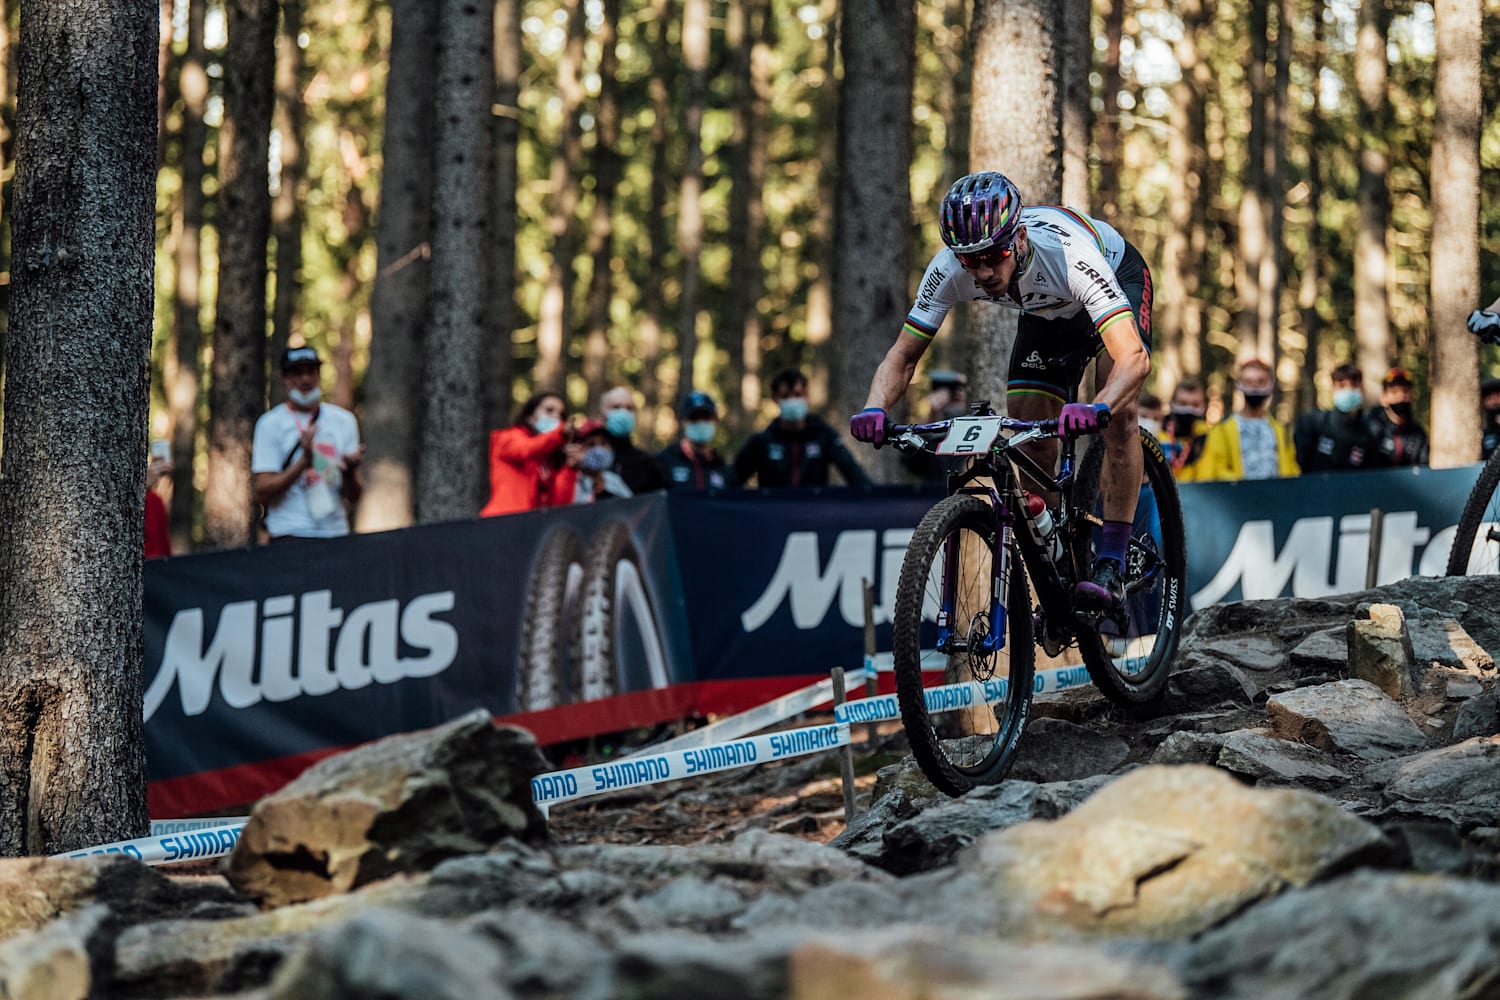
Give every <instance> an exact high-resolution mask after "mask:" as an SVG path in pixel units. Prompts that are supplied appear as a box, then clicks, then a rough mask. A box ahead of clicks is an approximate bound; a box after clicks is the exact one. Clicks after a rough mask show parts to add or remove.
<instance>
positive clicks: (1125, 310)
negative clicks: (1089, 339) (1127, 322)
mask: <svg viewBox="0 0 1500 1000" xmlns="http://www.w3.org/2000/svg"><path fill="white" fill-rule="evenodd" d="M1127 316H1128V317H1130V318H1131V319H1134V318H1135V313H1133V312H1131V310H1130V303H1129V302H1127V303H1125V304H1124V305H1120V306H1116V307H1115V308H1113V309H1111V310H1110V311H1109V312H1107V313H1105V314H1104V315H1103V316H1100V317H1099V318H1098V319H1096V320H1095V321H1094V329H1095V330H1098V331H1099V333H1100V334H1103V333H1104V330H1105V328H1106V327H1110V326H1113V325H1114V324H1115V323H1117V322H1119V321H1120V320H1122V319H1125V318H1126V317H1127Z"/></svg>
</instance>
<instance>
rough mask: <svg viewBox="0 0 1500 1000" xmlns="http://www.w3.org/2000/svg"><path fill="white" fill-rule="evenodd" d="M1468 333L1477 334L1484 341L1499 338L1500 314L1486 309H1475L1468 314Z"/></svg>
mask: <svg viewBox="0 0 1500 1000" xmlns="http://www.w3.org/2000/svg"><path fill="white" fill-rule="evenodd" d="M1469 332H1470V333H1477V334H1479V336H1481V337H1483V338H1484V339H1485V340H1494V339H1496V338H1497V337H1500V313H1493V312H1490V311H1489V310H1488V309H1475V310H1474V311H1473V312H1471V313H1469Z"/></svg>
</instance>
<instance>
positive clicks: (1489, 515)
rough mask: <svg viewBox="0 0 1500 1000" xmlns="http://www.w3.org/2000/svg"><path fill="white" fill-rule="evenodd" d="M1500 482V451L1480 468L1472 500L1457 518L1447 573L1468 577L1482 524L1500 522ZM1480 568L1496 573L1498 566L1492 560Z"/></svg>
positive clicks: (1470, 499) (1471, 496) (1470, 494)
mask: <svg viewBox="0 0 1500 1000" xmlns="http://www.w3.org/2000/svg"><path fill="white" fill-rule="evenodd" d="M1497 485H1500V450H1497V451H1496V452H1495V453H1494V454H1493V455H1491V456H1490V458H1489V461H1487V462H1485V463H1484V468H1482V469H1480V470H1479V479H1478V480H1477V481H1476V482H1475V483H1474V489H1473V490H1472V491H1470V493H1469V500H1468V502H1467V503H1465V504H1464V512H1463V515H1462V516H1461V517H1460V518H1459V519H1458V533H1457V534H1455V535H1454V536H1453V548H1452V550H1451V551H1450V552H1449V553H1448V575H1449V576H1467V575H1468V573H1469V556H1470V553H1472V552H1473V550H1474V539H1475V538H1476V537H1477V536H1478V535H1479V528H1480V526H1481V525H1483V524H1485V523H1487V522H1490V521H1500V509H1497V508H1496V506H1495V487H1496V486H1497ZM1476 568H1479V569H1481V570H1483V569H1486V568H1487V570H1488V571H1489V572H1495V570H1496V569H1497V568H1500V567H1497V566H1496V565H1495V563H1494V561H1493V560H1491V562H1490V564H1489V565H1488V567H1484V566H1481V567H1476Z"/></svg>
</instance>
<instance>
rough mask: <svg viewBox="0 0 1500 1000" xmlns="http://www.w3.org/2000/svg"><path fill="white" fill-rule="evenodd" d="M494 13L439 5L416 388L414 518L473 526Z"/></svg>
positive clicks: (468, 1) (480, 445)
mask: <svg viewBox="0 0 1500 1000" xmlns="http://www.w3.org/2000/svg"><path fill="white" fill-rule="evenodd" d="M493 18H494V9H493V8H492V7H490V6H487V5H483V4H475V3H473V2H472V0H444V2H443V3H442V4H440V5H439V14H438V19H439V30H440V35H441V44H440V45H439V47H438V79H437V115H436V118H437V122H438V126H437V143H436V163H435V166H434V171H433V198H432V219H433V224H432V299H431V308H432V312H431V323H430V325H429V327H428V330H427V344H426V350H425V351H424V352H423V353H424V354H425V356H426V372H425V376H424V378H423V382H422V388H423V401H424V404H425V408H424V411H423V415H422V452H421V467H420V474H419V477H418V501H417V514H418V516H419V517H420V518H421V520H422V521H423V522H424V523H430V522H434V521H451V520H455V519H457V518H466V517H473V516H474V515H475V513H477V511H478V509H479V503H478V497H479V495H480V493H481V492H482V487H481V484H482V483H483V481H484V476H485V468H484V455H485V449H484V441H483V433H482V432H483V430H484V428H483V426H482V415H481V413H480V408H479V368H478V366H477V365H476V364H475V359H476V358H477V357H478V356H479V343H480V339H481V337H482V336H483V333H484V330H485V329H486V327H487V326H488V322H489V301H490V295H489V293H490V286H489V282H490V276H491V274H492V273H493V272H492V270H491V267H490V258H489V253H488V250H489V239H490V212H489V207H490V198H491V195H492V193H493V189H492V186H491V184H492V177H491V172H490V155H491V153H492V151H493V146H492V145H491V139H490V102H491V100H492V99H493V96H494V92H495V80H494V72H495V63H494V53H493V51H492V50H491V46H492V45H493V44H494V37H495V36H494V31H495V26H494V20H493Z"/></svg>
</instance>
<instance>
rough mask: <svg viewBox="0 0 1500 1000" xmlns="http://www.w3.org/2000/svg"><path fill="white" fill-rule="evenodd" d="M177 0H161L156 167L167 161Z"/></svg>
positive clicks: (158, 21)
mask: <svg viewBox="0 0 1500 1000" xmlns="http://www.w3.org/2000/svg"><path fill="white" fill-rule="evenodd" d="M176 8H177V2H176V0H161V7H160V17H159V18H158V19H157V32H158V44H157V48H156V169H157V171H158V172H160V170H161V168H162V164H164V163H166V161H167V109H168V108H169V107H171V105H172V87H171V81H172V22H173V20H174V19H175V15H176Z"/></svg>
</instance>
